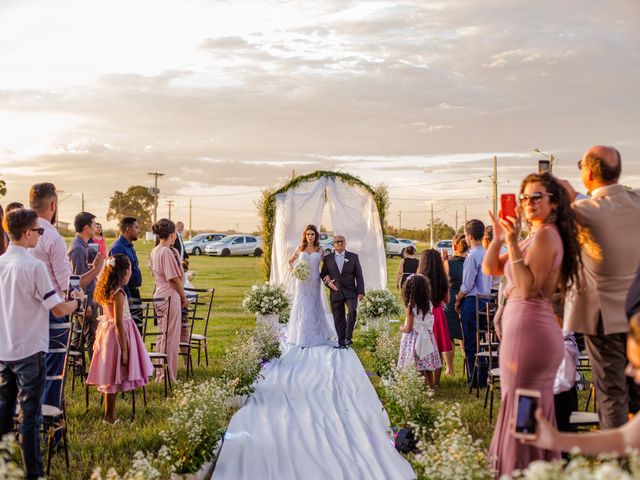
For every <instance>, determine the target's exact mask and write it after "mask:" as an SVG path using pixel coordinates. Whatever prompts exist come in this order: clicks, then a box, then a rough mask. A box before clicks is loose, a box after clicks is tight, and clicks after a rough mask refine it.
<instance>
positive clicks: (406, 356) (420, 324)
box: [398, 307, 442, 372]
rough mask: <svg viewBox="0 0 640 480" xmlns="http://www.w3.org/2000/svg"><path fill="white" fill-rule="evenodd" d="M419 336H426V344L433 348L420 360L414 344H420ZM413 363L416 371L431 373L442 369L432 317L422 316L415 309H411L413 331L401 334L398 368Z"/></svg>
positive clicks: (429, 314)
mask: <svg viewBox="0 0 640 480" xmlns="http://www.w3.org/2000/svg"><path fill="white" fill-rule="evenodd" d="M421 335H428V337H429V340H428V342H429V343H430V344H431V345H432V346H433V352H431V353H429V354H427V355H425V356H423V357H422V358H420V357H419V356H418V353H417V352H416V344H417V343H418V342H420V336H421ZM411 363H414V364H415V366H416V370H419V371H423V370H429V371H430V372H433V371H434V370H437V369H438V368H441V367H442V364H441V362H440V353H439V352H438V347H437V342H436V338H435V336H434V335H433V315H432V314H431V313H427V314H426V315H423V314H422V312H418V311H417V310H416V309H415V307H414V309H413V330H412V331H411V332H409V333H403V334H402V340H401V341H400V354H399V356H398V368H404V367H406V366H407V365H410V364H411Z"/></svg>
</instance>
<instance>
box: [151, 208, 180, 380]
mask: <svg viewBox="0 0 640 480" xmlns="http://www.w3.org/2000/svg"><path fill="white" fill-rule="evenodd" d="M152 230H153V233H155V234H156V236H157V239H158V244H157V245H156V246H155V247H154V248H153V250H151V253H150V254H149V267H150V268H151V272H152V273H153V278H154V280H155V282H156V289H155V292H154V294H153V296H154V297H170V298H171V301H170V302H168V304H167V303H163V304H158V305H157V306H156V308H157V310H158V312H157V313H158V315H159V317H160V319H159V321H158V330H159V331H160V332H161V333H160V335H158V339H157V343H156V345H157V347H156V348H157V349H158V352H162V353H166V354H167V357H168V362H169V378H170V380H171V381H172V382H175V380H176V378H177V375H178V355H179V351H180V331H181V329H182V307H183V306H185V307H186V305H187V297H186V295H185V293H184V289H183V288H182V275H183V270H182V265H181V264H180V262H179V260H178V257H177V256H176V254H175V252H174V250H173V244H174V243H175V241H176V225H175V224H174V223H173V222H172V221H171V220H168V219H166V218H161V219H160V220H158V221H157V222H156V223H154V224H153V227H152ZM156 380H157V381H158V382H160V381H163V380H164V371H163V370H159V371H158V372H157V375H156Z"/></svg>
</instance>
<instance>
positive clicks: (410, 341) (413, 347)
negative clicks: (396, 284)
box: [398, 274, 442, 391]
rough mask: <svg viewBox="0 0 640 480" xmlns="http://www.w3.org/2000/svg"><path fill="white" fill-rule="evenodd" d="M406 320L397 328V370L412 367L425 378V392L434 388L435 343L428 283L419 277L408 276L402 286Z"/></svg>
mask: <svg viewBox="0 0 640 480" xmlns="http://www.w3.org/2000/svg"><path fill="white" fill-rule="evenodd" d="M402 297H403V299H404V306H405V307H406V308H407V318H406V319H405V321H404V323H403V324H402V326H401V327H400V331H401V332H402V340H401V342H400V354H399V356H398V368H404V367H407V366H408V365H411V364H414V365H415V367H416V370H418V371H419V372H420V373H422V375H424V377H425V383H426V385H427V387H428V388H429V390H431V391H432V390H433V389H434V387H435V379H434V376H433V372H434V371H437V370H440V369H441V368H442V364H441V363H440V355H439V353H438V344H437V343H436V338H435V337H434V335H433V315H432V313H431V302H430V301H429V280H427V278H426V277H423V276H422V275H413V274H412V275H409V277H408V278H407V280H406V281H405V282H404V285H403V287H402Z"/></svg>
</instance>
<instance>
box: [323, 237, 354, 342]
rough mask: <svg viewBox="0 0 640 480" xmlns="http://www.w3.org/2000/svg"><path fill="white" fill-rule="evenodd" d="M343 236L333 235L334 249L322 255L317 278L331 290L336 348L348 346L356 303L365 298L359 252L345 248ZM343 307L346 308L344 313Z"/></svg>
mask: <svg viewBox="0 0 640 480" xmlns="http://www.w3.org/2000/svg"><path fill="white" fill-rule="evenodd" d="M346 246H347V242H346V240H345V238H344V237H343V236H342V235H336V236H335V237H333V248H334V252H333V253H330V254H328V255H327V256H326V257H324V261H323V263H322V269H321V270H320V278H322V281H323V282H324V284H325V285H326V286H327V287H328V288H330V289H331V293H330V295H329V301H330V303H331V312H332V313H333V321H334V322H335V325H336V333H337V334H338V347H337V348H347V347H348V346H349V345H351V344H352V343H353V341H352V339H351V337H352V335H353V328H354V327H355V325H356V313H357V310H358V302H359V301H360V300H362V299H363V298H364V278H363V276H362V268H361V267H360V260H359V259H358V255H356V254H355V253H353V252H347V251H346V250H345V248H346ZM345 307H346V308H347V309H348V310H349V314H348V315H347V314H346V312H345Z"/></svg>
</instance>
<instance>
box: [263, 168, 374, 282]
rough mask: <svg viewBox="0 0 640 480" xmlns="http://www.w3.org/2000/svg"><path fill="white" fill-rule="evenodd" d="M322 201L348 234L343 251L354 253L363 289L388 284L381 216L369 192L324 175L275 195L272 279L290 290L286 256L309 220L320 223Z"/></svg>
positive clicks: (334, 221)
mask: <svg viewBox="0 0 640 480" xmlns="http://www.w3.org/2000/svg"><path fill="white" fill-rule="evenodd" d="M325 194H326V200H327V201H328V204H329V217H330V219H331V224H332V226H333V231H334V233H336V234H341V235H344V237H345V238H346V239H347V250H349V251H350V252H354V253H357V254H358V256H359V257H360V265H361V266H362V272H363V275H364V283H365V287H366V289H367V290H370V289H372V288H386V286H387V262H386V257H385V253H384V238H383V237H382V228H381V225H380V217H379V215H378V210H377V208H376V204H375V201H374V199H373V196H372V195H371V193H369V192H368V191H367V190H366V189H364V188H362V187H360V186H357V185H356V186H354V185H348V184H347V183H345V182H343V181H342V180H341V179H340V178H330V177H323V178H320V179H318V180H316V181H313V182H305V183H302V184H300V185H299V186H297V187H295V188H292V189H290V190H288V191H286V192H284V193H281V194H278V195H276V215H275V229H274V234H273V248H272V253H271V275H270V281H271V283H273V284H275V285H283V286H284V287H285V290H286V291H287V293H289V294H290V295H291V294H293V285H294V284H293V277H292V275H291V273H290V272H289V264H288V259H289V257H290V256H291V255H293V252H294V251H295V249H296V248H297V247H298V245H300V239H301V238H302V231H303V229H304V228H305V227H306V226H307V225H308V224H310V223H311V224H314V225H316V226H320V224H321V222H322V212H323V210H324V205H325Z"/></svg>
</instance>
